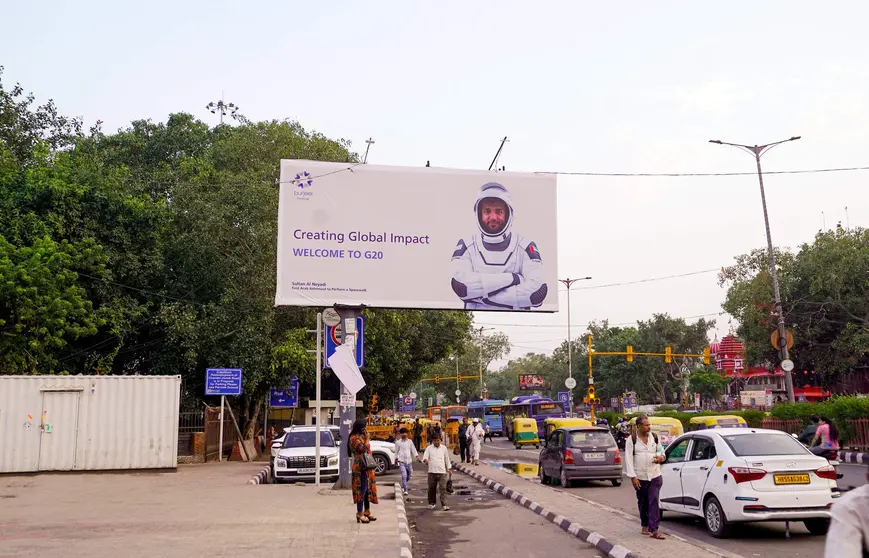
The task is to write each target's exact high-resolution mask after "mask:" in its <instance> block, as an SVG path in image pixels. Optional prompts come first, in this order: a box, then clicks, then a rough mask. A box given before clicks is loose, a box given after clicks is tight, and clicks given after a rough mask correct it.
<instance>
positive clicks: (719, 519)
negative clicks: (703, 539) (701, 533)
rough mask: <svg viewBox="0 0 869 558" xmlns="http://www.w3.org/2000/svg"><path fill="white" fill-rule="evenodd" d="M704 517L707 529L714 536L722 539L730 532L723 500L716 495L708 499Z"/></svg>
mask: <svg viewBox="0 0 869 558" xmlns="http://www.w3.org/2000/svg"><path fill="white" fill-rule="evenodd" d="M703 517H704V519H705V520H706V529H707V530H708V531H709V534H711V535H712V536H713V537H715V538H718V539H721V538H724V537H726V536H727V535H728V534H729V532H730V524H729V523H728V522H727V516H726V515H724V509H723V508H722V507H721V502H719V501H718V498H716V497H715V496H712V497H711V498H709V499H708V500H706V506H705V507H704V511H703Z"/></svg>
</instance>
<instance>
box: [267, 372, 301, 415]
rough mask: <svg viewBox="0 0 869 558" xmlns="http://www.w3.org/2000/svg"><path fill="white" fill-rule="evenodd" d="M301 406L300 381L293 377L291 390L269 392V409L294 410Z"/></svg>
mask: <svg viewBox="0 0 869 558" xmlns="http://www.w3.org/2000/svg"><path fill="white" fill-rule="evenodd" d="M298 406H299V379H298V378H296V377H293V379H292V380H291V381H290V389H273V390H271V392H269V407H271V408H272V409H293V408H296V407H298Z"/></svg>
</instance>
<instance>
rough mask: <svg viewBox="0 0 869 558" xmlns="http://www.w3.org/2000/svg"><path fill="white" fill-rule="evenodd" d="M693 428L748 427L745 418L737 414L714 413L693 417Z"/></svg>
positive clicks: (691, 421) (690, 424)
mask: <svg viewBox="0 0 869 558" xmlns="http://www.w3.org/2000/svg"><path fill="white" fill-rule="evenodd" d="M688 422H689V428H690V429H691V430H707V429H709V428H748V423H747V422H745V419H744V418H742V417H738V416H736V415H712V416H707V417H691V420H690V421H688Z"/></svg>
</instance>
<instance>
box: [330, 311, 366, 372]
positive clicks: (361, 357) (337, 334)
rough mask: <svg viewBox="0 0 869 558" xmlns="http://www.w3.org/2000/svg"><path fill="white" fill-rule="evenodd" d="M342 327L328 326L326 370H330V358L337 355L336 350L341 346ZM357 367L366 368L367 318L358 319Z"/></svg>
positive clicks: (360, 317)
mask: <svg viewBox="0 0 869 558" xmlns="http://www.w3.org/2000/svg"><path fill="white" fill-rule="evenodd" d="M341 330H342V326H341V325H337V326H335V327H331V326H326V362H325V363H324V368H329V357H330V356H332V355H333V354H335V349H336V348H337V347H338V345H340V344H341ZM356 366H358V367H359V368H362V367H363V366H365V318H363V317H362V316H359V317H358V318H356Z"/></svg>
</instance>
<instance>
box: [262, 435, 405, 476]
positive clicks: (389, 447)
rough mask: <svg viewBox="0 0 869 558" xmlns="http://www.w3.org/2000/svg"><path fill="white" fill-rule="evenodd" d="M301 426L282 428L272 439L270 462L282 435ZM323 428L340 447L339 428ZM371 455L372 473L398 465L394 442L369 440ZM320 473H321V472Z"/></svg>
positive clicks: (378, 472)
mask: <svg viewBox="0 0 869 558" xmlns="http://www.w3.org/2000/svg"><path fill="white" fill-rule="evenodd" d="M298 428H303V427H300V426H291V427H289V428H284V431H283V432H282V433H281V435H280V436H278V437H277V438H275V439H274V440H272V448H271V451H272V457H271V460H272V463H274V460H275V457H276V456H277V455H278V452H279V451H280V449H281V447H282V445H283V442H284V437H285V436H286V435H287V432H289V431H290V430H293V429H298ZM304 428H310V429H311V430H314V429H315V428H316V427H314V426H306V427H304ZM321 428H322V429H323V430H328V431H329V432H331V433H332V437H333V438H334V439H335V444H336V445H337V446H338V447H341V429H340V427H338V426H334V425H324V426H323V427H321ZM370 445H371V455H372V456H373V457H374V462H375V463H377V468H376V469H374V474H375V475H377V476H380V475H382V474H384V473H386V472H387V471H389V470H390V469H395V468H396V467H398V462H397V461H396V457H395V444H394V443H393V442H383V441H381V440H371V444H370ZM321 474H322V473H321Z"/></svg>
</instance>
